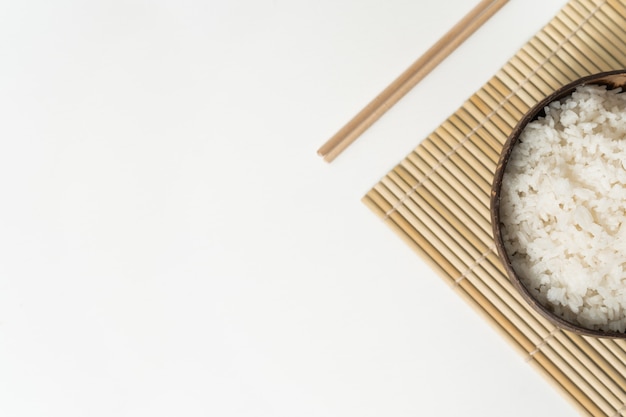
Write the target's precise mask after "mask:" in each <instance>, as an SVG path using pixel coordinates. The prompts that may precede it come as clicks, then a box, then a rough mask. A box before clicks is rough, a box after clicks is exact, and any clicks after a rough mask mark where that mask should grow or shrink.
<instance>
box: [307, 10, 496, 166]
mask: <svg viewBox="0 0 626 417" xmlns="http://www.w3.org/2000/svg"><path fill="white" fill-rule="evenodd" d="M507 2H508V0H482V1H481V2H480V3H479V4H478V5H477V6H476V7H475V8H473V9H472V10H471V11H470V12H469V13H468V14H467V15H465V17H463V19H461V20H460V21H459V22H458V23H457V24H456V25H454V27H452V29H450V31H448V32H447V33H446V34H445V35H444V36H443V37H442V38H441V39H440V40H439V41H437V43H435V44H434V45H433V46H432V47H431V48H430V49H429V50H428V51H426V52H425V53H424V55H422V56H421V57H420V58H419V59H418V60H417V61H415V62H414V63H413V64H412V65H411V66H410V67H409V68H408V69H407V70H406V71H404V72H403V73H402V74H401V75H400V76H399V77H398V78H397V79H396V80H395V81H393V82H392V83H391V84H390V85H389V86H388V87H387V88H386V89H385V90H383V92H382V93H380V94H379V95H378V96H377V97H376V98H374V100H372V101H371V102H370V103H369V104H368V105H367V106H365V108H363V110H361V111H360V112H359V113H358V114H357V115H356V116H355V117H354V118H352V120H350V121H349V122H348V123H347V124H346V125H345V126H344V127H343V128H341V129H340V130H339V131H338V132H337V133H336V134H335V135H334V136H333V137H331V138H330V139H329V140H328V141H327V142H326V143H325V144H324V145H322V147H321V148H319V150H318V151H317V153H318V155H320V156H322V157H323V158H324V160H325V161H326V162H332V161H333V160H334V159H335V158H336V157H337V156H338V155H339V154H340V153H341V152H342V151H343V150H344V149H346V148H347V147H348V146H349V145H350V144H351V143H352V142H354V141H355V140H356V139H357V138H358V137H359V136H360V135H361V134H362V133H363V132H365V130H367V129H368V128H369V127H370V126H371V125H373V124H374V123H375V122H376V121H377V120H378V119H379V118H380V117H381V116H382V115H383V114H385V113H386V112H387V110H389V109H390V108H391V107H392V106H393V105H394V104H396V103H397V102H398V101H399V100H400V99H401V98H402V97H404V96H405V95H406V93H408V92H409V91H410V90H411V89H412V88H413V87H414V86H415V85H416V84H417V83H418V82H420V81H421V80H422V79H423V78H424V77H426V76H427V75H428V74H429V73H430V72H431V71H432V70H433V69H434V68H435V67H436V66H437V65H439V64H440V63H441V62H442V61H443V60H444V59H445V58H446V57H447V56H448V55H450V54H451V53H452V52H453V51H454V50H455V49H456V48H457V47H458V46H459V45H460V44H461V43H463V41H465V40H466V39H467V38H469V37H470V36H471V35H472V34H473V33H474V32H475V31H476V30H477V29H478V28H479V27H480V26H482V25H483V24H484V23H485V22H486V21H487V20H488V19H489V18H490V17H491V16H493V15H494V14H495V13H496V12H497V11H498V10H500V8H502V6H504V5H505V4H506V3H507Z"/></svg>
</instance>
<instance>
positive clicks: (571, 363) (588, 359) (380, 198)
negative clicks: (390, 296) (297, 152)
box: [363, 0, 626, 416]
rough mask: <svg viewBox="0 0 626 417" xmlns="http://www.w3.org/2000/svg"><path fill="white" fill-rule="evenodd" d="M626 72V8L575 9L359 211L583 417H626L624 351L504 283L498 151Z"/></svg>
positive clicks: (604, 2) (588, 5) (583, 4)
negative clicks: (549, 112) (588, 79)
mask: <svg viewBox="0 0 626 417" xmlns="http://www.w3.org/2000/svg"><path fill="white" fill-rule="evenodd" d="M621 68H626V4H625V2H624V1H616V0H572V1H570V2H569V3H567V5H566V6H565V7H564V8H563V9H562V10H561V11H560V12H559V13H558V14H557V15H556V16H555V17H554V18H553V19H552V21H550V22H549V23H548V25H546V26H545V27H544V28H543V29H542V30H541V31H539V32H538V33H537V34H536V35H535V36H534V37H533V38H532V39H530V41H529V42H528V43H527V44H526V45H524V47H523V48H522V49H521V50H520V51H519V52H518V53H517V54H516V55H515V56H514V57H513V58H512V59H511V60H510V61H509V62H508V63H507V64H506V65H504V67H502V69H500V71H498V72H497V73H496V74H495V75H494V76H493V78H491V80H490V81H489V82H487V83H486V84H485V85H484V86H483V87H482V88H481V89H480V90H479V91H478V92H476V93H475V94H474V95H473V96H472V97H471V98H470V99H469V100H467V101H466V102H465V103H464V104H463V105H462V106H461V108H459V109H458V110H457V111H456V112H455V113H454V114H453V115H452V116H450V117H449V118H448V119H447V120H446V121H445V122H444V123H443V124H441V126H439V127H438V128H437V129H436V130H435V131H434V132H433V133H431V134H430V135H429V136H428V137H427V138H426V139H424V141H422V143H421V144H420V145H419V146H418V147H417V148H416V149H415V150H414V151H413V152H411V153H410V154H409V155H408V156H407V157H406V158H405V159H404V160H403V161H402V162H400V163H399V164H398V165H397V166H396V167H395V168H394V169H393V170H392V171H391V172H389V173H388V174H387V175H386V176H385V177H384V178H383V179H382V180H381V181H380V182H379V183H378V184H376V185H375V186H374V187H373V188H372V190H370V191H369V192H368V193H367V195H365V196H364V197H363V201H364V203H365V204H367V205H368V206H369V207H370V208H371V209H372V210H373V211H374V212H375V213H376V214H377V215H378V216H379V217H380V218H381V219H383V220H384V221H385V223H386V224H388V225H389V226H390V227H391V228H392V229H393V230H394V231H395V232H396V233H397V234H398V235H399V236H401V237H402V238H403V239H404V240H405V241H406V242H407V243H408V244H409V245H410V246H411V247H412V248H413V249H414V250H415V251H416V252H417V253H419V254H420V255H421V256H422V257H423V258H424V259H425V260H426V261H427V262H428V263H429V264H430V265H431V267H432V268H433V269H434V270H436V271H437V272H438V273H439V275H441V277H442V278H443V279H444V280H446V281H447V282H448V283H450V285H451V286H452V287H453V288H455V290H456V291H457V293H458V294H460V295H461V296H462V297H463V298H464V299H466V300H467V301H468V302H469V303H470V304H472V305H473V306H474V307H476V309H477V310H478V311H479V312H480V313H481V314H483V315H484V317H485V318H486V319H487V320H488V321H489V322H491V323H492V324H493V325H494V327H495V328H496V329H497V330H499V331H500V332H501V334H502V335H503V336H505V337H506V338H507V339H508V340H509V341H510V342H511V344H512V345H513V346H514V347H515V348H516V349H518V350H519V351H520V353H521V354H522V355H524V356H525V357H526V358H527V360H528V362H529V363H531V364H532V365H533V366H534V367H535V368H536V369H537V370H538V371H539V372H541V373H542V374H543V375H544V376H545V377H546V378H548V380H550V381H551V382H553V383H554V385H555V386H556V387H557V388H558V389H559V390H560V391H561V392H562V393H563V394H564V395H565V396H566V397H567V398H569V399H570V400H571V401H572V402H573V403H574V404H575V405H576V406H577V407H578V408H579V409H580V410H581V412H582V413H583V414H585V415H591V416H626V377H625V376H626V341H622V340H613V339H597V338H590V337H583V336H578V335H575V334H573V333H570V332H567V331H564V330H560V329H558V328H555V327H554V326H553V325H551V324H550V323H548V322H547V321H546V320H545V319H543V318H542V317H541V316H539V315H538V314H536V313H535V312H534V311H533V310H531V308H530V307H529V306H527V304H526V303H525V302H524V301H523V300H522V298H521V297H520V296H519V295H518V294H517V292H516V291H515V289H514V288H513V286H512V285H511V284H510V283H509V281H508V279H507V277H506V275H505V272H504V269H503V267H502V266H501V264H500V261H499V258H498V256H497V253H496V248H495V245H494V240H493V237H492V232H491V224H490V213H489V197H490V188H491V182H492V179H493V175H494V172H495V169H496V163H497V161H498V157H499V153H500V150H501V148H502V146H503V144H504V142H505V140H506V138H507V136H508V134H509V133H510V132H511V130H512V129H513V127H514V126H515V124H516V123H517V121H518V120H519V119H520V118H521V117H522V115H523V114H524V113H525V112H526V111H528V110H529V109H530V108H531V107H532V106H533V105H534V104H535V103H537V102H538V101H539V100H541V99H542V98H543V97H544V96H546V95H547V94H549V93H551V92H552V91H554V90H555V89H557V88H558V87H560V86H562V85H564V84H566V83H568V82H570V81H572V80H574V79H576V78H579V77H581V76H584V75H588V74H592V73H596V72H600V71H608V70H613V69H621Z"/></svg>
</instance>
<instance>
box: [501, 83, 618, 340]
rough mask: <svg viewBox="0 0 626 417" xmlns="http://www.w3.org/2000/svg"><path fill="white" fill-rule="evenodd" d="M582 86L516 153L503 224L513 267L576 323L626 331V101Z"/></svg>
mask: <svg viewBox="0 0 626 417" xmlns="http://www.w3.org/2000/svg"><path fill="white" fill-rule="evenodd" d="M619 91H620V90H619V89H615V90H606V88H604V87H601V86H585V87H580V88H578V89H577V90H576V91H575V92H574V93H573V94H572V95H571V97H569V98H568V99H565V100H562V101H561V102H554V103H552V104H550V106H548V107H546V116H545V117H544V118H540V119H538V120H536V121H534V122H532V123H530V124H529V125H528V126H527V128H526V129H525V130H524V132H523V133H522V135H521V137H520V141H519V142H518V143H517V145H516V146H515V148H514V150H513V152H512V154H511V159H510V161H509V162H508V165H507V168H506V171H505V173H504V178H503V183H502V197H501V207H500V216H501V221H502V223H503V225H504V228H503V238H504V243H505V247H506V250H507V253H508V254H509V257H510V259H511V261H512V264H513V268H514V269H515V271H516V272H517V273H518V274H519V275H520V277H521V278H522V281H523V282H524V285H525V286H526V287H527V288H528V289H529V290H530V291H531V293H533V294H534V295H535V296H536V297H537V299H538V300H539V301H540V302H541V303H542V304H543V305H545V306H547V307H548V308H550V309H551V310H553V311H554V312H555V313H557V314H558V315H560V316H561V317H563V318H564V319H566V320H567V321H570V322H573V323H578V324H580V325H582V326H584V327H586V328H591V329H598V330H613V331H619V332H624V331H625V330H626V94H619Z"/></svg>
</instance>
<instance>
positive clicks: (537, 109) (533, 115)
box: [490, 69, 626, 339]
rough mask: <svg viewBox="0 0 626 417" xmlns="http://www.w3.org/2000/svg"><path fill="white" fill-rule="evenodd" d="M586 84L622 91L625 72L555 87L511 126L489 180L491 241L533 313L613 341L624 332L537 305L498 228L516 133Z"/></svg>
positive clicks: (518, 135)
mask: <svg viewBox="0 0 626 417" xmlns="http://www.w3.org/2000/svg"><path fill="white" fill-rule="evenodd" d="M589 84H596V85H606V86H607V88H608V89H614V88H618V87H622V89H623V90H626V69H624V70H617V71H608V72H602V73H598V74H593V75H589V76H586V77H583V78H580V79H578V80H576V81H573V82H571V83H569V84H567V85H565V86H563V87H561V88H559V89H558V90H556V91H555V92H554V93H552V94H550V95H549V96H547V97H546V98H544V99H543V100H541V101H540V102H539V103H537V104H536V105H535V106H534V107H533V108H532V109H530V111H529V112H528V113H526V114H525V115H524V117H523V118H522V119H521V120H520V121H519V123H518V124H517V126H515V128H514V129H513V131H512V132H511V134H510V135H509V137H508V138H507V140H506V142H505V144H504V147H503V148H502V152H501V154H500V160H499V161H498V165H497V167H496V172H495V177H494V180H493V185H492V187H491V203H490V210H491V225H492V229H493V236H494V239H495V243H496V248H497V250H498V255H499V257H500V260H501V261H502V263H503V265H504V268H505V270H506V272H507V275H508V277H509V280H510V281H511V282H512V283H513V285H514V286H515V288H516V289H517V290H518V291H519V292H520V294H521V295H522V298H524V300H525V301H526V302H528V303H529V304H530V305H531V307H532V308H533V309H534V310H535V311H537V312H538V313H539V314H541V315H542V316H543V317H545V318H546V319H548V320H549V321H550V322H551V323H553V324H554V325H556V326H558V327H560V328H562V329H565V330H569V331H571V332H574V333H577V334H581V335H587V336H594V337H605V338H613V339H626V333H618V332H609V331H606V332H605V331H600V330H592V329H586V328H584V327H582V326H580V325H578V324H575V323H570V322H568V321H566V320H564V319H563V318H561V317H559V316H557V315H555V314H553V313H552V312H551V311H550V310H549V309H548V308H546V307H544V306H543V305H541V303H539V302H538V301H537V300H536V299H535V298H534V297H533V296H532V295H531V293H530V292H529V291H528V289H527V288H526V287H525V286H524V284H523V283H522V281H521V280H520V277H519V276H518V275H517V273H516V272H515V270H513V267H512V265H511V261H510V259H509V256H508V254H507V252H506V250H505V247H504V241H503V239H502V228H503V226H504V225H502V224H501V222H500V191H501V188H502V177H503V176H504V171H505V169H506V165H507V162H508V161H509V158H510V156H511V151H512V150H513V147H514V146H515V144H516V143H517V141H518V139H519V137H520V134H521V133H522V131H523V130H524V129H525V128H526V125H528V123H530V122H532V121H533V120H535V119H537V118H538V117H540V116H543V115H544V114H545V113H544V109H545V108H546V106H547V105H548V104H550V103H552V102H553V101H556V100H561V99H563V98H565V97H567V96H569V95H571V94H572V93H573V92H574V90H576V88H577V87H580V86H582V85H589Z"/></svg>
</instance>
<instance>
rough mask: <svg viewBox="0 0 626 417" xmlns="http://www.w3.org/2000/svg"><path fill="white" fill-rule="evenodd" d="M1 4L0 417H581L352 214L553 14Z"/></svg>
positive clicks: (455, 8)
mask: <svg viewBox="0 0 626 417" xmlns="http://www.w3.org/2000/svg"><path fill="white" fill-rule="evenodd" d="M477 3H478V0H476V1H467V0H447V1H432V2H426V1H408V0H389V1H384V2H383V1H370V0H368V1H356V0H342V1H339V2H337V1H334V0H332V1H331V0H315V1H313V0H311V1H307V0H297V1H285V0H273V1H263V2H259V1H252V0H246V1H244V0H242V1H237V2H236V1H226V0H222V1H200V0H195V1H194V0H176V1H171V0H170V1H165V0H161V1H148V0H143V1H142V0H126V1H122V0H97V1H78V0H75V1H70V0H62V1H61V0H59V1H43V0H41V1H36V0H21V1H8V0H6V1H2V2H1V3H0V197H1V200H0V415H1V416H7V417H25V416H29V417H30V416H37V417H48V416H55V417H56V416H59V417H86V416H88V417H91V416H107V417H109V416H114V417H118V416H120V417H121V416H125V417H126V416H129V417H131V416H132V417H135V416H146V417H147V416H151V417H160V416H186V417H193V416H289V417H292V416H342V417H343V416H348V417H351V416H359V417H362V416H457V415H471V416H498V417H500V416H503V415H506V416H528V415H539V416H548V415H555V416H573V415H578V412H577V410H576V409H574V408H573V407H572V405H571V404H570V403H569V402H567V400H565V399H564V398H563V397H562V396H561V394H560V393H559V392H558V391H557V390H556V389H555V388H554V387H553V386H551V385H550V384H549V383H548V382H546V381H545V380H544V379H543V377H542V376H541V375H539V374H538V373H537V372H536V371H535V370H534V369H533V368H532V367H531V366H530V365H529V364H528V363H526V362H525V361H524V358H523V357H522V356H521V355H519V354H518V352H516V351H515V350H514V349H513V348H512V347H510V346H509V345H508V343H507V342H506V341H504V339H502V338H501V337H500V335H499V334H497V333H496V332H495V331H494V330H493V329H492V328H491V327H490V326H489V325H488V324H487V323H486V322H485V321H483V319H482V318H481V317H479V316H478V315H477V314H476V313H475V312H474V311H473V310H472V309H471V308H470V307H468V306H467V305H466V304H465V302H464V301H463V300H462V299H461V298H459V297H458V296H457V294H455V293H454V291H453V290H452V289H450V288H449V287H448V285H447V284H446V283H445V282H444V281H442V280H441V279H440V278H439V277H438V276H436V275H435V274H434V273H433V272H432V271H431V270H430V269H429V268H428V267H427V266H426V265H425V264H424V263H422V261H421V259H420V258H419V257H418V256H417V255H415V254H414V253H413V252H412V251H411V250H410V249H409V248H408V247H407V246H406V245H405V244H404V243H403V242H402V241H401V240H400V239H399V238H398V237H396V235H395V234H393V232H392V231H391V230H389V229H388V228H387V227H386V226H385V225H384V224H383V223H382V222H381V221H380V220H378V218H377V217H376V216H375V215H374V214H372V213H371V212H370V211H369V210H368V209H367V208H366V207H365V206H364V205H363V204H362V203H361V201H360V199H361V197H362V196H363V195H364V194H365V193H366V192H367V191H368V190H369V188H370V187H371V186H373V185H374V184H375V183H376V182H377V181H378V180H379V179H380V178H381V177H382V176H384V175H385V174H386V173H387V171H388V170H390V169H391V168H392V167H393V166H394V165H395V164H396V163H397V162H399V161H400V160H401V159H402V158H403V157H404V156H405V155H406V154H408V153H409V152H410V151H411V150H412V149H413V148H414V147H415V146H417V145H418V143H419V142H420V141H421V140H422V139H423V138H424V137H426V136H427V135H428V133H430V132H431V131H432V130H433V129H434V128H436V127H437V126H438V125H439V124H440V123H441V122H442V121H444V120H445V119H446V118H447V117H448V116H449V115H450V114H451V113H453V112H454V111H455V110H456V109H457V108H458V107H459V106H460V105H461V104H462V103H463V101H464V100H465V99H466V98H468V97H469V96H470V95H471V94H473V93H474V92H475V91H476V90H477V89H479V88H480V87H481V86H482V85H483V84H484V83H485V82H486V81H487V80H488V79H489V78H490V77H491V76H492V75H493V74H494V73H495V72H496V71H497V70H498V69H499V68H500V67H501V66H502V65H503V64H504V63H505V62H506V61H507V60H508V59H509V58H510V57H511V56H512V55H514V54H515V52H516V51H517V50H518V48H520V47H521V46H522V45H523V44H524V43H525V42H526V41H527V40H528V39H529V38H530V37H531V36H532V35H533V34H534V33H535V32H536V31H537V30H539V29H540V28H541V27H543V25H545V24H546V23H547V22H548V21H549V20H550V19H551V17H552V16H553V15H554V14H555V13H556V12H557V11H558V10H559V9H560V8H561V7H562V6H563V5H564V4H565V1H564V0H533V1H521V0H514V1H511V2H510V3H509V4H508V5H506V6H505V7H504V8H503V9H502V10H501V11H500V12H498V14H496V16H495V17H494V18H492V19H491V20H490V21H489V22H488V23H487V24H486V25H485V26H483V27H482V28H481V29H480V30H479V32H477V33H476V34H475V35H474V36H473V37H472V38H471V39H470V40H468V41H467V42H465V43H464V44H463V45H462V46H461V47H460V48H459V49H458V50H457V51H456V52H455V53H454V54H453V55H452V56H450V57H449V58H448V59H447V60H446V61H445V62H444V63H443V64H442V65H440V66H439V67H438V68H437V69H436V70H435V71H434V72H433V73H432V74H431V75H430V76H429V77H427V78H426V79H425V80H424V81H422V82H421V83H420V84H419V85H418V86H417V87H416V88H415V89H414V90H412V91H411V93H410V94H409V95H408V96H407V97H406V98H405V99H403V100H402V101H401V102H400V103H398V104H397V105H396V106H395V107H394V108H393V109H392V110H391V111H390V112H389V113H388V114H387V115H386V116H384V118H383V119H381V120H380V121H379V122H378V123H377V124H376V125H374V126H373V127H372V128H371V129H370V130H369V131H367V132H366V133H365V134H364V135H363V136H362V137H361V138H360V139H359V140H358V141H357V142H356V143H355V144H354V145H352V146H351V147H350V148H348V150H347V151H345V153H343V154H342V155H341V156H340V157H339V158H338V159H337V160H336V161H335V162H333V163H332V164H327V163H325V162H323V161H322V159H321V158H319V157H318V156H317V155H316V150H317V148H318V147H319V146H320V145H322V143H324V142H325V141H326V140H327V139H328V138H329V137H330V136H332V134H333V133H335V131H336V130H338V129H339V128H340V127H341V126H342V125H343V124H345V123H346V122H347V121H348V120H349V119H350V118H351V117H352V116H353V115H354V114H356V112H358V111H359V110H360V109H361V108H362V107H363V106H364V105H365V104H366V103H367V102H368V101H369V100H370V99H371V98H373V97H374V96H375V95H376V94H378V93H379V92H380V91H381V90H382V89H383V88H384V87H386V86H387V85H388V84H389V83H390V82H391V81H392V80H393V79H394V78H395V77H396V76H397V75H399V74H400V73H401V72H402V71H403V70H404V69H406V68H407V67H408V66H409V65H410V64H411V63H412V62H413V61H414V60H415V59H417V58H418V57H419V56H420V55H421V54H422V53H423V52H424V51H426V49H428V48H429V47H430V46H431V45H432V44H433V43H434V42H436V41H437V40H438V39H439V38H440V37H441V36H442V35H443V34H444V33H445V32H446V31H447V30H448V29H450V28H451V27H452V26H453V25H454V24H455V23H456V22H457V21H458V20H459V19H460V18H461V17H462V16H464V15H465V14H466V13H467V12H468V11H469V10H470V9H471V8H472V7H473V6H474V5H475V4H477Z"/></svg>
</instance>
